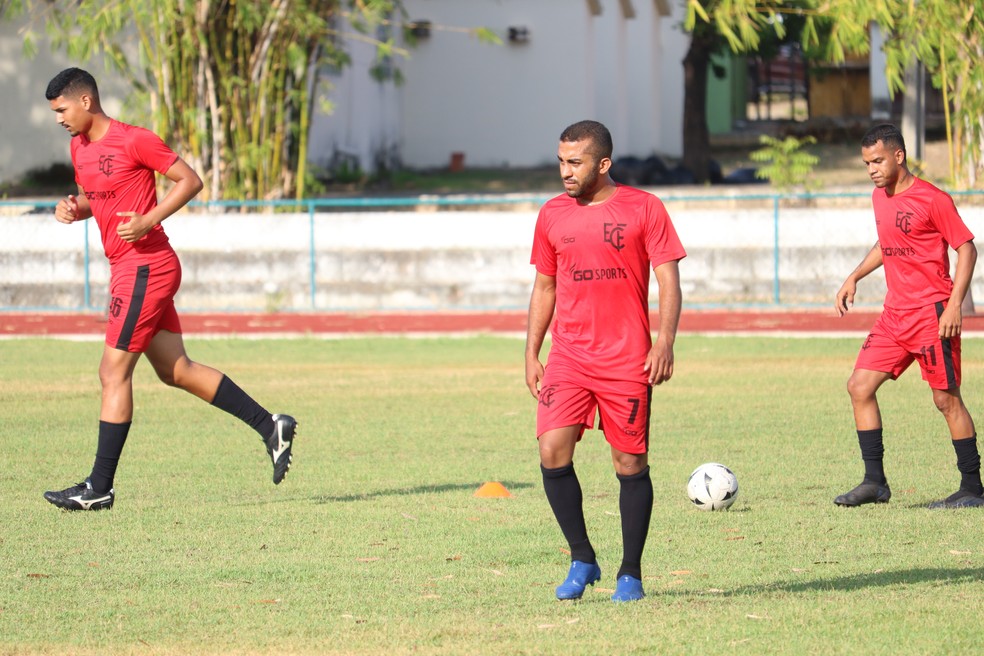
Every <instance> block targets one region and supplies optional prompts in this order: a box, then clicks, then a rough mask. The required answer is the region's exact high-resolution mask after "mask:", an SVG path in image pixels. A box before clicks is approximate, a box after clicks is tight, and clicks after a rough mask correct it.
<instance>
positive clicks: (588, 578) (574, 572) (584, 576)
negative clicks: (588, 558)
mask: <svg viewBox="0 0 984 656" xmlns="http://www.w3.org/2000/svg"><path fill="white" fill-rule="evenodd" d="M600 578H601V568H600V567H598V563H585V562H582V561H580V560H575V561H573V562H571V569H570V571H568V572H567V578H566V579H564V582H563V583H561V584H560V585H559V586H557V598H558V599H580V598H581V596H582V595H583V594H584V589H585V588H586V587H588V586H589V585H594V584H595V582H596V581H598V580H599V579H600Z"/></svg>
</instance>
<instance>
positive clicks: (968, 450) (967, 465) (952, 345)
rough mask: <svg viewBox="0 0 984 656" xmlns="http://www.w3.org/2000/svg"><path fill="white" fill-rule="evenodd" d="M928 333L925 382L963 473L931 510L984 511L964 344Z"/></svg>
mask: <svg viewBox="0 0 984 656" xmlns="http://www.w3.org/2000/svg"><path fill="white" fill-rule="evenodd" d="M939 311H942V308H940V309H939ZM934 318H935V316H934ZM928 332H929V334H928V336H927V346H925V347H924V348H921V349H920V357H919V358H918V359H919V364H920V367H921V368H922V375H923V379H924V380H925V381H926V382H927V383H929V386H930V387H931V388H932V390H933V403H934V404H935V405H936V408H937V409H938V410H939V411H940V413H941V414H942V415H943V418H944V419H945V420H946V425H947V428H948V429H949V432H950V442H951V444H952V445H953V451H954V453H955V454H956V456H957V470H958V471H959V472H960V488H959V489H958V490H957V491H956V492H954V493H953V494H951V495H950V496H948V497H947V498H945V499H941V500H940V501H934V502H933V503H931V504H930V505H929V507H930V508H979V507H984V485H982V484H981V456H980V452H979V451H978V449H977V431H976V429H975V427H974V419H973V418H972V417H971V416H970V411H969V410H967V406H966V405H965V404H964V401H963V396H962V395H961V393H960V382H961V380H960V379H961V372H960V351H961V340H960V337H959V336H957V337H952V338H950V339H947V340H939V339H937V337H936V334H934V333H932V332H931V331H928Z"/></svg>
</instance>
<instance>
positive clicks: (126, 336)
mask: <svg viewBox="0 0 984 656" xmlns="http://www.w3.org/2000/svg"><path fill="white" fill-rule="evenodd" d="M148 278H150V267H149V266H147V265H146V264H144V265H142V266H139V267H137V278H136V280H134V282H133V295H132V296H131V297H130V307H129V308H127V311H126V319H125V320H124V321H123V328H122V330H120V338H119V339H118V340H117V342H116V348H118V349H119V350H121V351H128V350H130V340H131V339H133V331H134V330H136V328H137V321H139V320H140V313H141V312H143V304H144V297H146V296H147V279H148Z"/></svg>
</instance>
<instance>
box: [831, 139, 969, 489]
mask: <svg viewBox="0 0 984 656" xmlns="http://www.w3.org/2000/svg"><path fill="white" fill-rule="evenodd" d="M861 157H862V159H863V160H864V163H865V165H866V166H867V167H868V175H869V176H870V177H871V180H872V182H874V183H875V190H874V191H873V192H872V196H871V200H872V205H873V206H874V212H875V224H876V227H877V230H878V241H877V242H875V245H874V247H872V249H871V250H870V251H869V252H868V254H867V255H866V256H865V257H864V259H863V260H862V261H861V264H859V265H858V267H857V268H856V269H855V270H854V271H853V272H852V273H851V275H849V276H848V277H847V280H845V281H844V284H843V285H841V288H840V289H839V290H838V291H837V296H836V298H835V301H834V306H835V308H836V309H837V313H838V315H840V316H844V313H845V312H847V311H848V309H849V308H850V307H851V306H852V305H853V304H854V296H855V293H856V292H857V284H858V281H859V280H861V279H862V278H864V277H865V276H867V275H868V274H869V273H871V272H873V271H874V270H875V269H877V268H878V267H880V266H884V267H885V282H886V285H887V287H888V293H887V295H886V296H885V307H884V309H883V311H882V314H881V316H880V317H879V318H878V320H877V321H876V322H875V325H874V327H873V328H872V329H871V332H870V334H869V335H868V338H867V339H866V340H865V342H864V344H863V345H862V346H861V351H860V353H859V354H858V358H857V361H856V363H855V365H854V373H852V374H851V377H850V379H849V380H848V381H847V391H848V393H849V394H850V395H851V403H852V404H853V406H854V422H855V424H856V427H857V433H858V443H859V444H860V446H861V459H862V460H863V462H864V468H865V474H864V480H863V481H862V482H861V484H860V485H858V486H857V487H855V488H854V489H853V490H851V491H850V492H847V493H845V494H842V495H840V496H838V497H837V498H836V499H834V503H836V504H837V505H840V506H859V505H861V504H865V503H886V502H887V501H888V500H889V498H891V496H892V492H891V490H890V489H889V486H888V481H887V480H886V478H885V470H884V466H883V456H884V451H885V450H884V446H883V442H882V418H881V411H880V409H879V407H878V399H877V398H876V393H877V391H878V389H879V388H880V387H881V386H882V384H883V383H885V382H886V381H888V380H894V379H896V378H898V377H899V375H901V374H902V372H903V371H905V370H906V369H907V368H908V367H909V365H911V364H912V363H913V362H914V361H915V362H918V363H919V367H920V368H921V369H922V377H923V379H924V380H925V381H926V382H927V383H928V384H929V386H930V388H931V389H932V390H933V401H934V402H935V404H936V407H937V408H938V409H939V411H940V412H941V413H943V417H944V419H946V424H947V427H948V428H949V429H950V439H951V441H952V443H953V450H954V451H955V452H956V454H957V469H958V470H959V471H960V475H961V481H960V489H959V490H957V491H956V492H954V493H953V494H951V495H950V496H949V497H947V498H946V499H942V500H940V501H934V502H933V503H931V504H929V507H930V508H970V507H980V506H984V487H982V485H981V457H980V454H979V452H978V450H977V433H976V432H975V429H974V420H973V418H971V416H970V413H969V412H968V411H967V407H966V406H965V405H964V402H963V398H962V397H961V395H960V328H961V323H962V319H963V317H962V315H961V309H960V308H961V304H962V303H963V300H964V297H965V296H966V294H967V291H968V290H969V288H970V280H971V276H972V275H973V273H974V265H975V264H976V262H977V248H976V247H975V246H974V242H973V239H974V235H972V234H971V232H970V230H968V229H967V226H966V225H964V222H963V220H962V219H961V218H960V215H959V214H958V213H957V209H956V207H954V205H953V199H952V198H950V196H949V194H947V193H945V192H943V191H941V190H939V189H937V188H936V187H934V186H933V185H931V184H930V183H928V182H926V181H925V180H920V179H919V178H916V177H915V176H914V175H913V174H912V173H911V172H909V168H908V166H907V162H906V152H905V142H904V141H903V139H902V134H901V133H900V132H899V131H898V129H897V128H896V127H895V126H893V125H878V126H875V127H873V128H872V129H870V130H869V131H868V132H867V134H865V136H864V137H863V139H862V140H861ZM949 247H952V248H953V249H955V250H956V252H957V261H956V266H955V269H954V275H953V278H952V279H951V278H950V262H949V258H948V256H947V252H948V250H947V249H948V248H949Z"/></svg>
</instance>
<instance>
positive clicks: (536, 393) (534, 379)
mask: <svg viewBox="0 0 984 656" xmlns="http://www.w3.org/2000/svg"><path fill="white" fill-rule="evenodd" d="M541 380H543V365H542V364H540V360H539V359H538V358H535V357H531V356H527V358H526V386H527V387H528V388H529V390H530V394H532V395H533V398H534V399H539V398H540V381H541Z"/></svg>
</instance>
